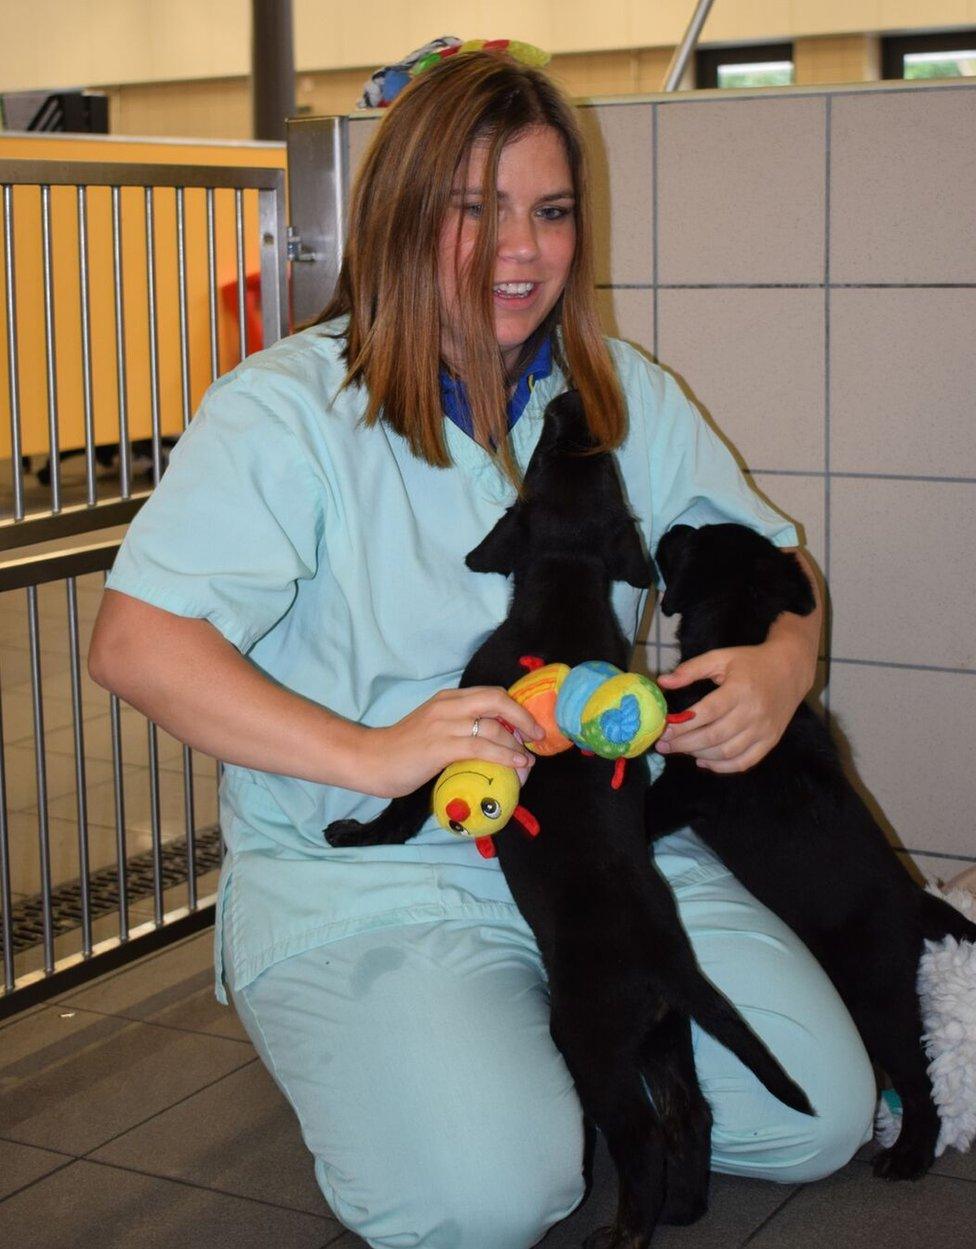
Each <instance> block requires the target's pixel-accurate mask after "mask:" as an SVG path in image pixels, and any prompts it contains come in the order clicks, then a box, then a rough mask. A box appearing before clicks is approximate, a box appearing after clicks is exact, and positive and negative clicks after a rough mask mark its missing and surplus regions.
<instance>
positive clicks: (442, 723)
mask: <svg viewBox="0 0 976 1249" xmlns="http://www.w3.org/2000/svg"><path fill="white" fill-rule="evenodd" d="M476 720H477V722H478V732H477V734H476V735H472V729H473V728H474V724H475V721H476ZM499 720H504V721H506V722H507V723H508V724H510V725H512V726H513V727H514V728H516V729H518V731H519V732H520V733H521V735H522V737H524V738H525V739H526V740H527V741H534V740H536V739H537V738H540V737H543V736H545V732H544V730H543V729H542V728H541V727H540V726H539V725H538V724H537V723H536V721H535V719H534V718H533V717H532V716H531V715H530V714H529V712H528V711H526V709H525V708H524V707H523V706H521V705H520V704H519V703H517V702H516V701H515V699H514V698H511V697H510V696H509V695H508V694H507V693H506V692H505V690H503V689H501V688H500V687H496V686H492V685H474V686H469V687H466V688H464V689H447V690H440V691H438V693H436V694H435V695H434V696H433V698H429V699H428V700H427V702H425V703H421V705H420V706H419V707H418V708H417V709H416V710H415V711H411V712H410V714H409V715H406V716H404V717H403V719H402V720H398V721H397V722H396V724H391V725H388V726H387V727H384V728H371V729H366V730H365V741H364V743H363V755H364V758H363V766H364V775H363V778H362V784H361V785H359V786H356V788H361V789H362V790H363V792H365V793H370V794H374V795H375V796H376V797H378V798H398V797H400V796H401V795H402V794H409V793H412V792H413V790H415V789H416V788H417V787H418V786H419V785H422V784H424V782H425V781H429V780H430V779H431V777H433V776H436V775H437V773H438V772H440V771H441V769H442V768H446V767H447V765H448V764H449V763H456V762H457V761H458V760H459V759H484V760H486V761H487V762H489V763H500V764H502V765H504V766H505V767H509V768H516V769H520V768H521V769H525V768H528V767H531V766H532V764H533V763H534V762H535V756H534V755H532V754H531V753H530V752H529V751H528V750H525V749H524V747H522V746H520V745H519V743H518V741H517V740H516V739H515V738H514V737H513V736H512V734H511V733H509V732H508V730H507V729H506V728H505V727H503V725H502V724H500V723H499Z"/></svg>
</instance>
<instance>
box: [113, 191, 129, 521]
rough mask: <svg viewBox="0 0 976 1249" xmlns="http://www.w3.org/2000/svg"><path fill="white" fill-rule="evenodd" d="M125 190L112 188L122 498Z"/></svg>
mask: <svg viewBox="0 0 976 1249" xmlns="http://www.w3.org/2000/svg"><path fill="white" fill-rule="evenodd" d="M120 206H121V190H120V188H119V187H117V186H113V187H112V276H113V280H114V284H115V370H116V377H117V379H118V393H119V475H120V479H121V480H120V485H121V491H122V498H123V499H127V498H129V496H130V495H131V494H132V471H131V449H130V447H129V414H128V407H127V404H126V384H125V299H124V291H123V284H122V214H121V211H120Z"/></svg>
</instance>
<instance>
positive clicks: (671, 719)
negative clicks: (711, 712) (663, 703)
mask: <svg viewBox="0 0 976 1249" xmlns="http://www.w3.org/2000/svg"><path fill="white" fill-rule="evenodd" d="M694 718H695V713H694V712H693V711H672V712H671V713H670V715H666V716H665V717H664V719H665V721H666V722H667V723H668V724H686V723H687V722H688V721H689V720H694Z"/></svg>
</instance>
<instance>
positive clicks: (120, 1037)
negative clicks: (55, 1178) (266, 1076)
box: [0, 1006, 253, 1154]
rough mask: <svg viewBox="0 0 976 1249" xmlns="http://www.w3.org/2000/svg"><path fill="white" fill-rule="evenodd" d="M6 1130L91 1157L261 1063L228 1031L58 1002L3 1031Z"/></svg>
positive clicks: (0, 1116) (10, 1135)
mask: <svg viewBox="0 0 976 1249" xmlns="http://www.w3.org/2000/svg"><path fill="white" fill-rule="evenodd" d="M3 1041H4V1045H3V1057H2V1060H0V1136H2V1137H4V1138H6V1139H8V1140H13V1141H19V1142H22V1143H24V1144H28V1145H38V1146H41V1147H47V1148H50V1149H56V1150H63V1151H64V1152H65V1153H71V1154H83V1153H87V1152H88V1150H91V1149H95V1148H97V1147H98V1146H99V1145H103V1144H104V1143H105V1142H106V1141H108V1140H110V1139H111V1138H112V1137H114V1136H117V1135H118V1134H119V1133H120V1132H125V1131H127V1130H128V1129H129V1128H132V1127H135V1125H136V1124H137V1123H142V1122H144V1121H145V1120H146V1119H148V1118H150V1117H151V1116H152V1115H155V1114H158V1113H159V1112H160V1111H161V1110H166V1109H167V1108H169V1107H170V1106H173V1105H175V1104H176V1103H177V1102H178V1101H181V1100H182V1099H183V1098H184V1097H189V1096H190V1095H191V1094H193V1093H196V1092H199V1090H200V1089H202V1088H204V1087H205V1086H206V1085H208V1084H210V1083H212V1082H213V1081H214V1080H217V1079H219V1078H220V1077H221V1076H224V1075H227V1074H228V1073H229V1072H231V1071H233V1070H235V1069H236V1068H238V1067H241V1066H243V1065H244V1064H245V1063H248V1062H252V1061H253V1051H252V1050H251V1048H250V1046H248V1045H243V1044H242V1043H241V1042H239V1041H232V1040H228V1039H226V1038H224V1037H216V1036H203V1035H201V1034H199V1033H191V1032H181V1031H177V1030H175V1029H173V1028H164V1027H159V1026H157V1025H155V1024H146V1023H139V1022H136V1021H134V1020H132V1021H130V1020H125V1019H118V1018H115V1017H113V1016H108V1015H95V1014H91V1013H89V1012H86V1011H82V1010H78V1009H77V1008H74V1007H70V1008H66V1007H64V1006H60V1007H52V1008H50V1009H48V1010H45V1011H43V1012H41V1013H39V1014H37V1015H32V1016H31V1017H30V1018H29V1019H26V1020H24V1021H23V1022H22V1023H14V1024H12V1025H11V1027H9V1028H7V1029H5V1030H4V1033H3Z"/></svg>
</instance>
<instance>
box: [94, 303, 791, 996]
mask: <svg viewBox="0 0 976 1249" xmlns="http://www.w3.org/2000/svg"><path fill="white" fill-rule="evenodd" d="M341 324H342V323H341V322H340V323H334V324H332V325H330V326H315V327H312V328H311V329H308V330H305V331H303V332H301V333H299V334H295V335H293V336H291V337H289V338H285V339H282V340H281V341H280V342H278V343H276V344H275V345H274V346H272V347H270V348H268V350H266V351H262V352H259V353H258V354H256V355H253V356H251V357H250V358H249V359H247V360H246V361H245V362H244V363H242V364H241V365H240V366H239V367H237V368H236V369H234V370H233V372H231V373H229V374H226V375H225V376H224V377H222V378H220V379H219V380H218V381H217V382H215V383H214V385H213V386H212V387H211V388H210V390H209V391H208V392H207V394H206V395H205V397H204V399H203V402H202V404H201V406H200V410H199V411H198V413H197V415H196V416H195V417H194V419H193V421H192V422H191V424H190V426H189V428H188V429H187V431H186V432H185V433H184V435H183V436H182V437H181V439H180V441H179V443H178V445H177V446H176V448H175V449H174V452H173V455H172V458H171V461H170V465H169V468H168V469H167V471H166V474H165V476H164V477H163V479H162V481H161V482H160V484H159V485H158V486H157V488H156V489H155V490H154V491H153V494H152V496H151V497H150V498H149V500H148V501H147V502H146V504H145V505H144V506H143V508H142V510H141V511H140V512H139V514H138V515H137V516H136V518H135V520H134V521H133V522H132V524H131V526H130V528H129V531H128V534H127V536H126V539H125V541H124V543H123V545H122V549H121V550H120V552H119V554H118V558H117V559H116V562H115V566H114V568H113V569H112V572H111V573H110V574H109V578H108V582H107V584H108V587H109V588H110V589H113V590H119V591H121V592H123V593H125V594H129V595H132V596H133V597H135V598H139V599H142V600H144V601H145V602H147V603H151V604H153V605H155V606H157V607H161V608H163V609H165V610H166V611H169V612H174V613H175V614H177V615H180V616H192V617H199V618H203V619H206V620H209V621H210V623H211V624H213V625H214V626H215V627H216V628H217V629H219V630H220V632H221V633H222V634H223V635H224V636H225V637H226V638H227V639H228V640H229V641H230V642H232V643H233V644H234V646H236V647H237V648H238V649H239V650H240V651H241V653H242V654H243V655H245V656H246V657H247V659H248V660H249V662H251V663H253V664H254V665H255V666H256V667H257V668H259V669H260V670H261V671H263V672H265V673H267V675H268V676H270V677H272V678H273V679H274V680H275V681H276V682H278V683H279V684H281V685H284V686H285V687H287V688H288V689H291V690H294V691H295V692H296V693H299V694H301V695H303V696H304V697H305V698H308V699H312V700H313V701H315V702H318V703H321V704H322V705H323V706H325V707H328V708H329V709H330V710H332V711H334V712H336V713H338V714H339V715H342V716H346V717H348V718H349V719H350V720H354V721H357V722H359V723H362V724H367V725H387V724H391V723H393V722H394V721H396V720H399V719H400V718H401V717H402V716H404V715H405V714H407V713H408V712H409V711H412V710H413V709H414V708H415V707H417V706H419V704H420V703H422V702H424V701H425V700H426V699H428V698H430V697H431V696H432V695H433V694H434V693H435V692H436V691H437V690H439V689H443V688H445V687H448V686H456V685H457V683H458V680H459V678H460V675H461V671H462V669H463V668H464V665H465V664H466V663H467V661H468V659H469V658H470V656H471V654H472V652H473V651H474V650H475V648H476V647H477V646H478V645H479V644H480V643H481V642H482V641H483V639H484V638H485V637H486V636H487V635H488V634H489V633H490V632H491V630H492V629H494V628H495V627H496V626H497V624H498V623H499V622H500V621H501V620H502V619H503V617H504V616H505V613H506V610H507V606H508V597H509V585H508V581H507V579H506V578H504V577H502V576H499V575H496V574H484V573H473V572H470V571H469V570H468V569H467V568H466V567H465V565H464V556H465V554H466V553H467V552H468V551H470V550H471V549H472V548H473V547H475V546H476V545H477V544H478V543H479V542H480V541H481V539H482V538H483V537H484V536H485V534H486V533H487V532H488V531H489V529H491V527H492V526H493V525H494V524H495V522H496V521H497V520H498V518H499V517H500V516H501V515H502V512H503V511H504V509H505V508H506V507H507V506H509V505H510V504H511V503H512V502H513V499H514V491H513V490H512V487H511V486H510V485H509V484H508V482H506V481H505V479H504V478H503V477H502V475H501V474H500V473H499V471H498V470H497V468H496V467H495V466H494V464H493V463H492V461H491V460H490V458H489V457H488V455H487V454H486V452H485V451H484V450H483V449H482V448H481V447H479V446H478V445H477V443H475V442H474V441H473V440H472V439H471V438H469V437H468V436H467V435H466V434H464V433H462V432H461V430H460V429H458V428H457V427H456V426H455V425H453V424H452V423H451V422H450V421H445V436H446V439H447V446H448V449H449V451H450V454H451V457H452V460H453V465H452V467H450V468H446V469H442V468H432V467H431V466H430V465H429V464H426V463H424V462H423V461H422V460H420V459H417V458H416V457H415V456H414V455H412V454H411V452H410V449H409V447H408V445H407V443H406V441H405V440H404V439H403V438H401V437H400V436H399V435H398V434H396V433H394V432H393V431H392V430H390V429H389V428H388V427H387V426H386V425H385V424H383V423H379V424H376V425H374V426H373V427H372V428H368V427H366V426H365V425H363V424H361V423H360V419H361V417H362V415H363V413H364V411H365V406H366V405H365V395H364V392H363V391H362V390H361V389H348V390H345V391H340V390H339V386H340V383H341V381H342V378H343V375H344V372H345V366H344V364H343V362H342V360H341V358H340V349H341V347H342V342H341V340H340V339H338V338H337V337H336V336H335V335H336V331H337V330H338V329H341ZM609 347H610V350H611V352H612V355H613V359H614V362H615V365H616V368H617V371H618V374H619V377H620V381H621V383H622V385H623V389H624V393H625V395H626V399H627V405H628V412H629V432H628V435H627V438H626V441H625V442H624V444H623V445H622V446H621V447H620V448H619V449H618V451H617V457H618V460H619V463H620V468H621V472H622V476H623V480H624V483H625V488H626V490H627V494H628V497H629V503H630V508H631V510H632V512H633V514H634V516H635V517H636V519H637V521H638V523H639V525H640V528H641V531H642V533H643V536H644V538H645V540H646V542H647V546H648V549H649V550H650V551H652V552H653V551H654V550H655V549H656V547H657V543H658V541H659V540H660V538H661V536H662V534H663V533H664V532H665V530H666V529H668V528H669V527H670V526H671V525H673V524H675V523H677V522H683V523H686V524H691V525H695V526H697V525H704V524H711V523H714V522H718V521H739V522H741V523H744V524H747V525H750V526H752V527H753V528H755V529H758V530H759V531H761V532H762V533H764V534H766V535H768V536H769V537H770V538H771V539H772V540H773V541H774V542H776V543H777V544H779V545H781V546H794V545H796V544H797V536H796V532H795V530H794V529H793V527H792V525H790V524H789V523H788V522H787V521H785V520H784V519H783V518H782V517H781V516H780V515H778V514H777V513H776V512H774V511H773V510H772V509H770V508H769V507H767V506H766V505H765V504H764V503H763V501H762V500H761V499H759V497H758V496H757V495H756V494H755V493H754V492H753V491H752V490H751V489H750V488H749V486H748V485H747V484H746V482H745V481H744V479H743V477H742V475H741V473H740V472H739V469H738V467H737V466H736V463H735V460H734V459H733V457H732V455H731V454H730V453H729V451H728V449H727V448H726V447H725V445H724V444H723V443H722V442H721V440H720V439H719V438H718V437H717V436H716V435H715V434H714V433H713V432H712V431H711V430H710V428H709V427H708V426H707V425H706V424H705V422H704V421H703V419H702V418H701V416H700V415H699V414H698V412H697V411H696V410H695V408H694V407H693V406H692V405H691V403H689V401H688V400H687V399H686V398H685V396H684V394H683V393H682V391H681V389H680V388H679V386H678V385H677V383H676V382H675V381H674V379H673V378H672V377H671V376H670V375H669V374H667V373H665V372H664V371H663V370H661V369H660V368H658V367H657V366H656V365H653V364H651V363H649V362H648V361H647V360H646V359H645V358H644V357H643V356H642V355H640V354H639V353H638V352H637V351H636V350H635V349H634V348H632V347H630V346H628V345H627V344H625V343H621V342H617V341H615V340H609ZM565 388H566V381H565V378H564V377H563V376H562V374H561V373H560V371H559V369H558V366H554V368H553V371H552V373H551V374H550V375H549V376H548V377H546V378H544V379H542V380H540V381H539V382H538V383H537V384H536V385H535V388H534V390H533V392H532V394H531V397H530V399H529V402H528V405H527V406H526V408H525V410H524V412H523V414H522V416H521V417H520V418H519V420H518V421H517V422H516V424H515V426H514V428H513V429H512V431H511V434H510V439H511V444H512V448H513V451H514V454H515V457H516V459H517V461H518V463H519V464H520V465H521V466H522V467H523V468H524V467H525V465H526V464H527V462H528V459H529V456H530V455H531V453H532V449H533V447H534V446H535V443H536V440H537V438H538V436H539V432H540V429H541V425H542V414H543V411H544V409H545V407H546V404H547V403H548V402H549V400H550V399H551V398H552V397H553V396H554V395H556V394H558V393H559V392H560V391H562V390H564V389H565ZM613 597H614V607H615V609H616V611H617V614H618V616H619V618H620V622H621V624H622V626H623V628H624V631H625V633H626V634H627V636H628V637H630V638H633V637H634V634H635V632H636V629H637V625H638V622H639V620H640V617H641V613H642V610H643V607H644V600H645V597H646V592H642V591H639V590H636V589H634V588H632V587H631V586H628V585H623V584H617V585H616V586H615V587H614V595H613ZM655 761H656V762H657V763H660V762H661V760H660V758H659V757H658V756H656V755H654V756H653V757H652V763H653V762H655ZM384 805H385V800H384V799H381V798H373V797H369V796H367V795H364V794H360V793H357V792H355V791H353V790H348V789H341V788H338V787H332V786H327V785H317V784H313V783H311V782H309V781H303V780H295V779H294V778H292V777H288V776H279V775H275V774H271V773H266V772H258V771H254V770H252V769H248V768H242V767H227V768H226V770H225V772H224V777H223V781H222V784H221V792H220V819H221V827H222V829H223V834H224V838H225V841H226V844H227V850H228V854H227V858H226V861H225V864H224V869H223V872H222V875H221V886H220V893H219V897H218V907H217V910H218V924H217V929H218V931H217V935H216V946H217V952H218V996H220V997H221V1000H225V998H224V996H223V986H222V985H221V984H220V977H221V975H222V976H223V977H224V978H225V979H226V980H227V982H228V983H229V984H230V986H231V987H232V988H234V989H239V988H243V987H245V986H246V985H247V984H249V983H250V982H251V981H252V980H254V979H255V977H257V976H258V975H259V974H260V973H261V972H262V971H263V970H264V969H265V968H266V967H268V966H270V965H271V964H272V963H274V962H277V961H278V960H280V959H284V958H288V957H289V956H291V955H294V954H299V953H302V952H303V951H305V950H308V949H311V948H312V947H314V946H316V945H321V944H324V943H326V942H328V941H332V940H335V939H337V938H340V937H342V936H345V935H348V934H351V933H355V932H360V931H363V930H365V929H370V928H377V927H381V926H385V925H394V924H404V923H410V922H418V921H428V920H433V919H437V918H448V917H457V916H468V917H484V918H485V919H490V918H492V917H504V918H505V919H507V920H509V921H511V919H512V916H513V907H514V903H513V901H512V897H511V894H510V892H509V890H508V888H507V886H506V884H505V880H504V877H503V876H502V873H501V872H500V871H499V868H498V861H497V859H492V860H486V859H482V858H481V856H480V855H479V854H478V852H477V850H476V849H475V847H474V846H473V845H472V844H471V842H470V841H469V840H467V839H461V838H456V837H454V836H453V835H452V834H451V833H449V832H445V831H444V830H442V829H440V828H438V827H437V826H436V825H435V824H434V823H433V820H430V821H428V823H427V825H425V827H424V829H423V831H422V832H421V834H420V835H419V836H418V837H417V838H416V839H414V840H413V841H411V842H410V843H409V844H408V845H405V846H380V847H370V848H358V849H356V848H350V849H343V850H334V849H332V848H331V847H329V846H328V845H327V844H326V842H325V841H324V839H323V836H322V829H323V828H324V827H325V826H326V825H327V824H329V823H330V822H331V821H332V820H336V819H340V818H342V817H345V816H355V817H356V818H358V819H363V820H365V819H370V818H371V817H372V816H373V815H375V814H376V813H377V812H378V811H379V810H381V808H382V807H383V806H384ZM224 935H225V936H226V940H225V941H223V942H222V936H224ZM222 945H223V948H224V950H225V951H226V952H229V957H228V958H227V960H226V966H224V965H222V963H221V960H220V953H221V949H222Z"/></svg>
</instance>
